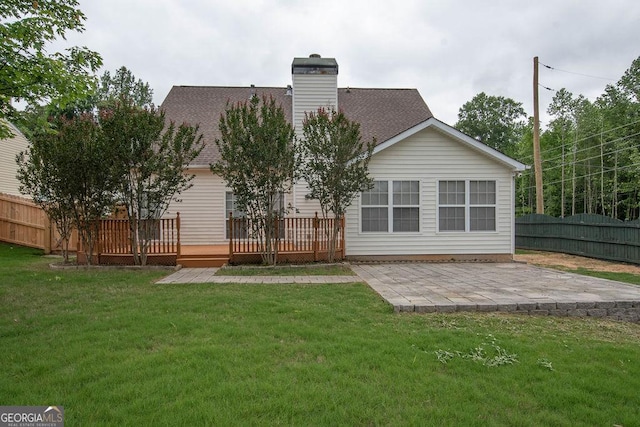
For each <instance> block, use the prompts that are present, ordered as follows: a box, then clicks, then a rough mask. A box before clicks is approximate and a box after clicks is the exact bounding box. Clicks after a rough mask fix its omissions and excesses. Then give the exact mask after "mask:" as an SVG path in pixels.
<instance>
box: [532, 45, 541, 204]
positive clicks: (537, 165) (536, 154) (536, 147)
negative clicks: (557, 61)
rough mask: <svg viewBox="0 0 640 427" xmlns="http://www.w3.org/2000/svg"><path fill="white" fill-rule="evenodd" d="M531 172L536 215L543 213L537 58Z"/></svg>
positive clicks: (534, 62) (535, 65)
mask: <svg viewBox="0 0 640 427" xmlns="http://www.w3.org/2000/svg"><path fill="white" fill-rule="evenodd" d="M533 172H534V175H535V178H536V213H539V214H543V213H544V195H543V193H542V159H541V158H540V112H539V107H538V57H537V56H536V57H534V58H533Z"/></svg>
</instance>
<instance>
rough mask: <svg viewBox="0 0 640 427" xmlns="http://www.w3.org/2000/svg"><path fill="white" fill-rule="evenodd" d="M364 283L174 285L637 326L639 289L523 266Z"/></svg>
mask: <svg viewBox="0 0 640 427" xmlns="http://www.w3.org/2000/svg"><path fill="white" fill-rule="evenodd" d="M351 268H352V270H353V271H354V272H355V273H356V274H357V275H358V276H359V277H355V276H216V275H215V273H216V271H217V270H218V269H217V268H183V269H181V270H179V271H177V272H175V273H173V274H171V275H169V276H167V277H165V278H163V279H162V280H160V281H158V282H157V283H159V284H171V283H185V284H186V283H257V284H262V283H316V284H321V283H349V282H355V281H358V280H362V281H364V282H366V283H367V284H368V285H369V286H371V288H373V289H374V290H375V291H376V292H377V293H378V294H379V295H380V296H381V297H382V298H384V299H385V300H386V301H387V302H388V303H389V304H391V305H392V306H393V307H394V310H395V311H396V312H419V313H433V312H455V311H482V312H489V311H510V312H518V313H526V314H535V315H556V316H592V317H607V318H611V319H616V320H626V321H632V322H638V321H639V320H640V286H635V285H630V284H626V283H621V282H615V281H612V280H606V279H598V278H595V277H589V276H583V275H579V274H573V273H567V272H562V271H557V270H549V269H545V268H541V267H536V266H533V265H528V264H522V263H496V264H494V263H398V264H393V263H389V264H387V263H383V264H355V265H352V266H351Z"/></svg>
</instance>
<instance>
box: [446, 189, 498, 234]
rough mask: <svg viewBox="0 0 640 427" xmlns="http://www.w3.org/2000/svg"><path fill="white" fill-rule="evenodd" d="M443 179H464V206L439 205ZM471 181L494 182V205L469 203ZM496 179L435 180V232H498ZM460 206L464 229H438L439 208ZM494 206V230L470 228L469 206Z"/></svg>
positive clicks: (458, 206)
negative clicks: (462, 209)
mask: <svg viewBox="0 0 640 427" xmlns="http://www.w3.org/2000/svg"><path fill="white" fill-rule="evenodd" d="M445 181H464V206H462V205H441V204H440V183H441V182H445ZM471 181H493V182H495V184H496V203H495V205H487V204H482V205H472V204H471ZM498 184H499V182H498V180H497V179H490V178H471V179H469V178H446V179H439V180H437V181H436V234H443V235H455V234H468V233H472V234H478V233H480V234H497V233H498V226H499V223H498ZM447 207H449V208H453V207H457V208H461V207H464V231H463V230H451V231H449V230H442V231H441V230H440V208H447ZM472 207H474V208H495V220H496V229H495V230H471V208H472Z"/></svg>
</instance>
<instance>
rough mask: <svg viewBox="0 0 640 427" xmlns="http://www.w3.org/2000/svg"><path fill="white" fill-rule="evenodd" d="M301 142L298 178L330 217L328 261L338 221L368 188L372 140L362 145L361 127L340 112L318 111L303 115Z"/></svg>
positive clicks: (323, 211)
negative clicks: (304, 183) (300, 162)
mask: <svg viewBox="0 0 640 427" xmlns="http://www.w3.org/2000/svg"><path fill="white" fill-rule="evenodd" d="M302 132H303V138H302V140H301V141H300V149H301V153H300V155H301V158H302V162H303V163H304V165H303V167H302V172H301V178H302V179H304V180H305V181H306V183H307V185H308V186H309V189H310V190H311V191H310V193H309V194H308V196H307V197H308V198H310V199H316V200H318V201H319V202H320V209H321V210H322V216H323V217H324V218H328V217H329V214H330V213H331V214H333V218H334V222H333V225H334V226H333V228H332V230H331V235H330V236H327V237H329V242H330V244H329V261H331V262H332V261H333V260H334V258H335V249H336V242H337V240H338V235H339V225H340V222H339V220H340V219H341V218H343V217H344V214H345V212H346V209H347V208H348V207H349V206H350V205H351V202H352V201H353V199H354V198H355V197H356V196H357V194H358V193H359V192H361V191H365V190H368V189H369V188H371V185H372V182H373V181H372V179H371V178H370V177H369V175H368V166H369V159H370V158H371V155H372V153H373V149H374V147H375V141H370V142H369V143H367V144H366V145H365V143H364V141H362V138H361V136H360V124H359V123H357V122H352V121H350V120H349V119H348V118H347V117H346V116H345V115H344V113H343V112H336V111H334V110H332V111H327V110H325V109H324V108H320V109H318V111H317V112H316V113H310V114H306V115H305V120H304V122H303V124H302Z"/></svg>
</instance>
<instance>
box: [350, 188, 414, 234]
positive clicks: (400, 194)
mask: <svg viewBox="0 0 640 427" xmlns="http://www.w3.org/2000/svg"><path fill="white" fill-rule="evenodd" d="M361 221H362V222H361V227H362V228H361V229H362V232H363V233H371V232H389V231H391V232H393V233H404V232H417V231H420V182H419V181H381V180H378V181H374V183H373V188H371V190H369V191H364V192H363V193H362V196H361Z"/></svg>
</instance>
